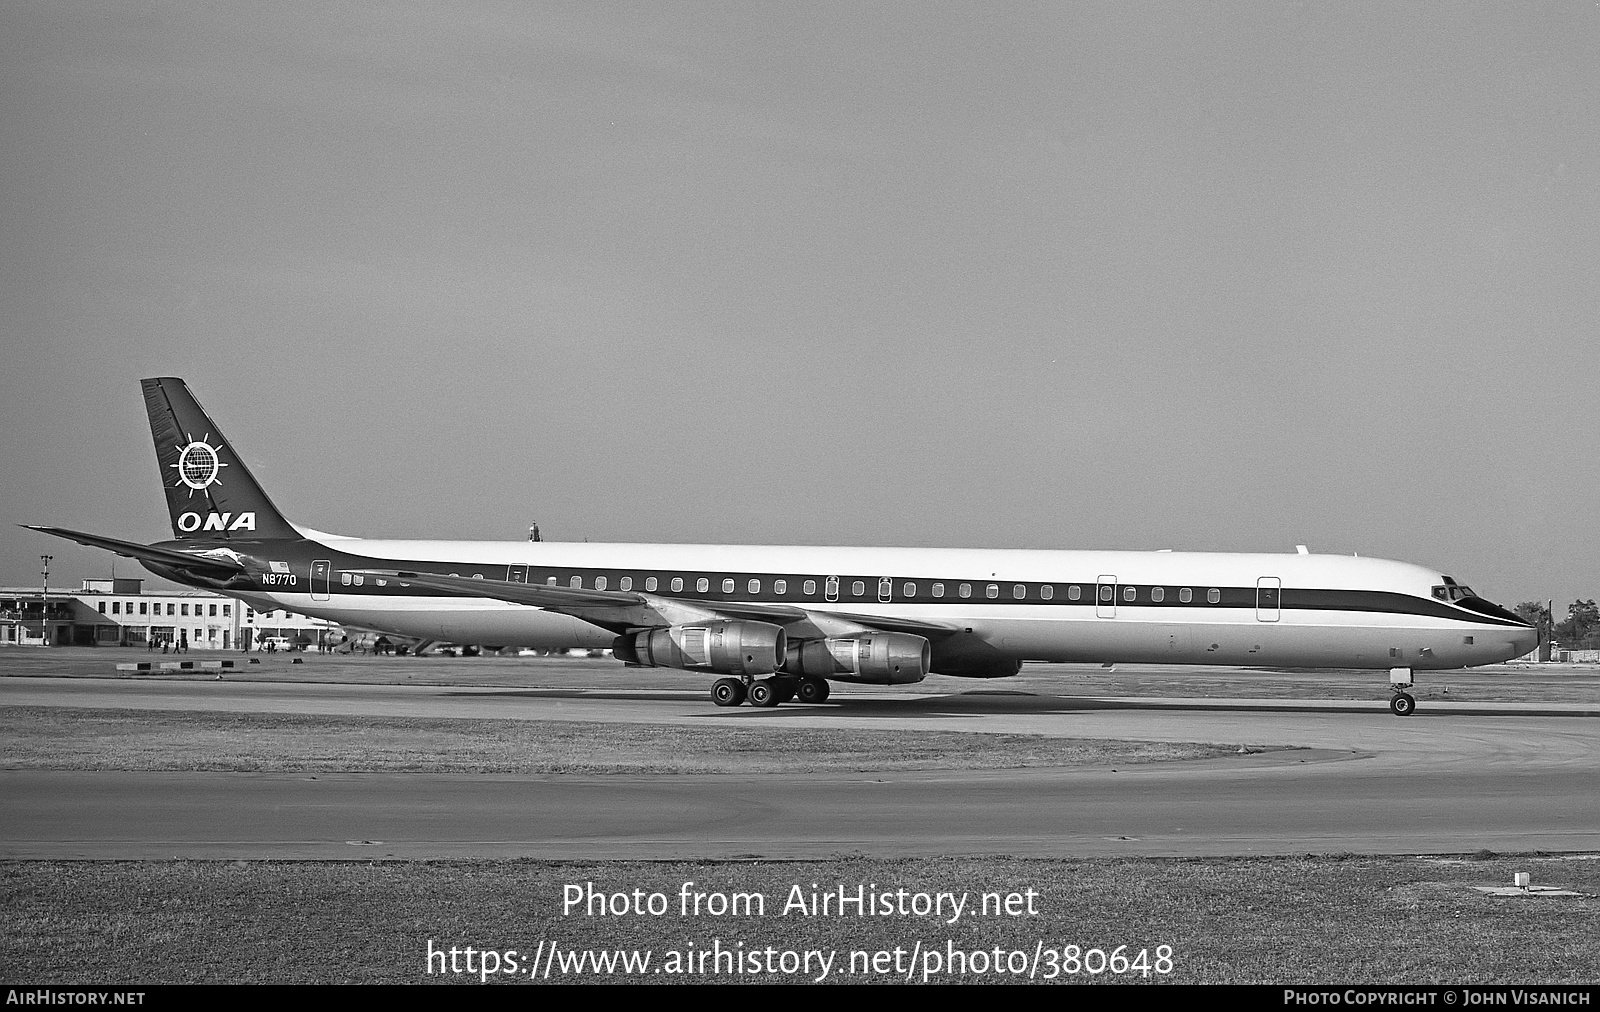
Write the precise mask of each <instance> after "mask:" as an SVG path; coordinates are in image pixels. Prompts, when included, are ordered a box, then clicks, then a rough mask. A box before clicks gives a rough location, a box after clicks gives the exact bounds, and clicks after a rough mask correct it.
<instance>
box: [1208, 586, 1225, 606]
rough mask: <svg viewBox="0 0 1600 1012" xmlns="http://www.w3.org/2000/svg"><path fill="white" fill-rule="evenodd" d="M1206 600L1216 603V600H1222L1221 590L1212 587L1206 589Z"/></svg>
mask: <svg viewBox="0 0 1600 1012" xmlns="http://www.w3.org/2000/svg"><path fill="white" fill-rule="evenodd" d="M1206 600H1207V601H1210V602H1211V603H1212V604H1216V603H1217V602H1218V601H1221V600H1222V591H1220V590H1218V589H1217V588H1215V587H1212V588H1211V589H1210V590H1208V591H1206Z"/></svg>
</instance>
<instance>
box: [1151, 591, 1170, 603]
mask: <svg viewBox="0 0 1600 1012" xmlns="http://www.w3.org/2000/svg"><path fill="white" fill-rule="evenodd" d="M1166 599H1167V591H1166V588H1164V587H1151V588H1150V600H1152V601H1155V602H1156V603H1157V604H1159V603H1161V602H1162V601H1165V600H1166Z"/></svg>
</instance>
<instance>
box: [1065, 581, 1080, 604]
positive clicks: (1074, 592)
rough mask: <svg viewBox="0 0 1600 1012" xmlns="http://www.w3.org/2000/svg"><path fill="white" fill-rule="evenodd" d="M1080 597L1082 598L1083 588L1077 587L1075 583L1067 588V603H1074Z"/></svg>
mask: <svg viewBox="0 0 1600 1012" xmlns="http://www.w3.org/2000/svg"><path fill="white" fill-rule="evenodd" d="M1081 597H1083V588H1081V587H1079V586H1078V585H1077V584H1076V583H1074V584H1073V585H1072V586H1070V587H1068V588H1067V600H1068V601H1076V600H1078V599H1079V598H1081Z"/></svg>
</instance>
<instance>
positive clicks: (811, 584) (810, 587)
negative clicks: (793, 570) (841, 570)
mask: <svg viewBox="0 0 1600 1012" xmlns="http://www.w3.org/2000/svg"><path fill="white" fill-rule="evenodd" d="M800 592H801V593H803V594H805V595H806V596H807V597H810V596H812V595H813V594H815V593H816V592H817V581H815V580H807V581H806V582H805V586H803V587H801V588H800Z"/></svg>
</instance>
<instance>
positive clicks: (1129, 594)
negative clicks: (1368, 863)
mask: <svg viewBox="0 0 1600 1012" xmlns="http://www.w3.org/2000/svg"><path fill="white" fill-rule="evenodd" d="M1138 596H1139V588H1138V587H1123V588H1122V599H1123V600H1124V601H1132V600H1133V599H1134V598H1136V597H1138Z"/></svg>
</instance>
